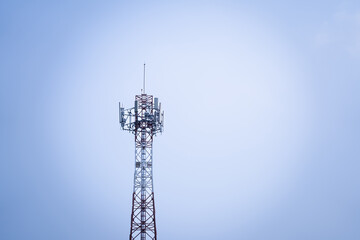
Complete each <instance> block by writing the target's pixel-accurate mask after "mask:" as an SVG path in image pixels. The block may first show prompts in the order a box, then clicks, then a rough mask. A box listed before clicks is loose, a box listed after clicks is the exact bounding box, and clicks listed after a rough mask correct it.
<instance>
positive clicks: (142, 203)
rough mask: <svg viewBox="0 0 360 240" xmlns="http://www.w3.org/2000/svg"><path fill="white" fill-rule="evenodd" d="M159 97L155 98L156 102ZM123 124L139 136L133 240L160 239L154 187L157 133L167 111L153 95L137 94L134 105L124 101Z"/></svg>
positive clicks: (136, 158) (121, 121) (132, 220)
mask: <svg viewBox="0 0 360 240" xmlns="http://www.w3.org/2000/svg"><path fill="white" fill-rule="evenodd" d="M154 100H155V101H154ZM119 107H120V116H119V117H120V119H119V120H120V124H121V127H122V129H123V130H125V131H129V132H131V133H133V134H134V135H135V173H134V189H133V197H132V212H131V227H130V238H129V239H130V240H138V239H140V240H146V239H150V240H156V238H157V234H156V221H155V201H154V186H153V161H152V160H153V158H152V156H153V152H152V144H153V136H154V135H156V133H158V132H162V130H163V126H164V113H163V112H161V104H159V103H158V99H157V98H155V99H154V98H153V96H152V95H147V94H141V95H136V96H135V104H134V107H133V108H130V109H126V110H125V109H124V108H123V107H121V104H120V106H119Z"/></svg>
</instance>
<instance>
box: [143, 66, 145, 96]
mask: <svg viewBox="0 0 360 240" xmlns="http://www.w3.org/2000/svg"><path fill="white" fill-rule="evenodd" d="M143 93H144V94H145V62H144V79H143Z"/></svg>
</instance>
